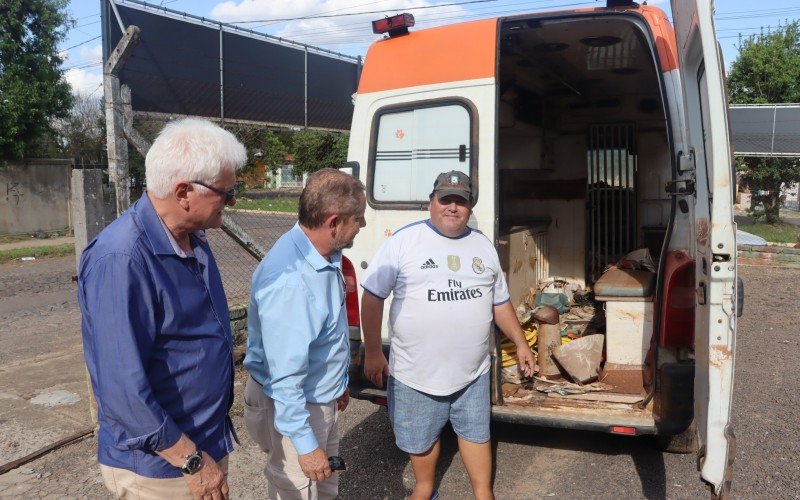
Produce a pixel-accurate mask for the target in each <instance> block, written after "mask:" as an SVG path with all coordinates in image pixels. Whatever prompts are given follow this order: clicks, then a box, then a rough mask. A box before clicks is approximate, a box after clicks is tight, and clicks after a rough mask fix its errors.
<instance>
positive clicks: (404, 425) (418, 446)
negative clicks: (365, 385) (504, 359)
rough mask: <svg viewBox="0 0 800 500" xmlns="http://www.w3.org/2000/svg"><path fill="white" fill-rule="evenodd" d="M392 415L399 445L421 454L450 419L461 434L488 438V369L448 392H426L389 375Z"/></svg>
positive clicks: (478, 439) (474, 438) (471, 438)
mask: <svg viewBox="0 0 800 500" xmlns="http://www.w3.org/2000/svg"><path fill="white" fill-rule="evenodd" d="M387 392H388V403H389V404H388V406H389V419H390V420H391V422H392V429H393V430H394V437H395V440H396V442H397V447H398V448H400V449H401V450H403V451H405V452H406V453H410V454H412V455H418V454H421V453H425V452H426V451H428V450H430V449H431V447H432V446H433V444H434V443H435V442H436V440H437V439H439V434H441V433H442V429H443V428H444V426H445V424H446V423H447V421H448V420H449V421H450V423H451V424H453V430H454V431H455V432H456V434H457V435H458V437H460V438H461V439H464V440H466V441H469V442H471V443H478V444H481V443H486V442H487V441H489V420H490V416H491V415H490V414H491V407H490V397H489V372H486V373H484V374H483V375H481V376H480V377H478V378H477V379H475V380H474V381H473V382H472V383H470V384H469V385H468V386H466V387H464V388H463V389H461V390H460V391H458V392H455V393H453V394H450V395H449V396H433V395H430V394H425V393H424V392H420V391H418V390H416V389H412V388H411V387H409V386H407V385H405V384H403V383H402V382H400V381H398V380H397V379H395V378H394V377H389V381H388V384H387Z"/></svg>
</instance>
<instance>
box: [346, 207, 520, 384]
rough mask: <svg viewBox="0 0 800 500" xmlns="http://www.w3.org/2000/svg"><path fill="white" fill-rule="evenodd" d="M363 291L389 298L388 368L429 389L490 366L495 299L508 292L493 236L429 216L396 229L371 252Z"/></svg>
mask: <svg viewBox="0 0 800 500" xmlns="http://www.w3.org/2000/svg"><path fill="white" fill-rule="evenodd" d="M361 286H362V287H363V288H364V290H365V292H364V293H371V294H372V295H374V296H376V297H378V298H381V299H386V298H388V297H389V294H390V293H393V294H394V296H393V299H392V305H391V308H390V312H389V326H390V328H391V332H392V339H391V353H390V356H389V369H390V371H391V374H392V375H393V376H394V377H395V378H397V380H399V381H400V382H402V383H404V384H406V385H408V386H410V387H413V388H414V389H417V390H419V391H422V392H425V393H427V394H433V395H438V396H443V395H448V394H452V393H454V392H456V391H458V390H459V389H462V388H463V387H466V386H467V385H468V384H469V383H470V382H472V381H473V380H475V379H476V378H478V377H479V376H480V375H483V374H484V373H485V372H486V371H487V370H488V369H489V360H490V357H489V353H490V348H491V346H492V342H491V334H490V333H491V331H492V328H491V327H492V320H493V317H494V315H493V306H496V305H500V304H502V303H504V302H507V301H508V300H509V295H508V287H507V285H506V281H505V278H504V277H503V273H502V270H501V269H500V260H499V258H498V257H497V251H496V250H495V248H494V246H493V245H492V242H491V241H489V239H488V238H487V237H486V236H485V235H484V234H483V233H480V232H478V231H475V230H473V229H470V230H469V231H468V232H467V233H466V234H465V235H463V236H461V237H458V238H448V237H446V236H444V235H442V234H441V233H439V232H438V231H437V230H436V229H435V228H434V227H433V226H432V225H431V223H430V221H428V220H426V221H420V222H416V223H414V224H410V225H408V226H406V227H404V228H402V229H400V230H399V231H397V232H395V233H394V234H393V235H392V236H391V237H390V238H389V239H388V240H386V241H385V242H384V243H383V245H381V247H380V248H379V249H378V252H377V253H376V254H375V256H374V257H373V258H372V262H370V265H369V267H368V268H367V271H366V273H365V274H364V278H363V280H362V281H361Z"/></svg>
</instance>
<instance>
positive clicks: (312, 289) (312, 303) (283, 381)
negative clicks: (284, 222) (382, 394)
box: [244, 224, 350, 455]
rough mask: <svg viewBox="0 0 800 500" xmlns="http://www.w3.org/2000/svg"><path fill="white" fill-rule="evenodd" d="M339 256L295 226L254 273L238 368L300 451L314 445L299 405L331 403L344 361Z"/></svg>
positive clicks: (340, 386) (340, 388)
mask: <svg viewBox="0 0 800 500" xmlns="http://www.w3.org/2000/svg"><path fill="white" fill-rule="evenodd" d="M341 265H342V254H341V253H339V252H336V253H335V254H334V255H333V256H331V260H330V262H329V261H328V260H327V259H325V258H324V257H323V256H322V255H320V253H319V252H317V250H316V249H315V248H314V246H313V245H312V244H311V241H309V239H308V236H306V234H305V233H304V232H303V230H302V229H300V226H299V225H297V224H295V226H294V227H293V228H292V229H291V230H290V231H289V232H287V233H286V234H284V235H283V236H281V237H280V238H279V239H278V241H277V242H275V245H274V246H273V247H272V249H271V250H270V252H269V253H268V254H267V256H266V257H265V258H264V260H263V261H261V264H259V266H258V268H257V269H256V272H255V273H254V274H253V286H252V289H251V293H250V309H249V311H248V313H247V330H248V338H247V356H246V357H245V359H244V366H245V367H246V368H247V370H248V371H249V372H250V375H251V376H252V377H253V379H255V381H256V382H258V383H259V384H261V385H262V386H263V387H264V393H265V394H266V395H267V396H268V397H270V398H272V399H273V400H274V401H275V428H276V429H277V430H278V432H280V433H281V434H283V435H284V436H288V437H289V438H290V439H291V440H292V444H293V445H294V447H295V449H296V451H297V453H298V454H300V455H304V454H306V453H310V452H312V451H314V450H315V449H316V448H317V447H318V446H319V444H318V443H317V439H316V437H315V436H314V432H313V430H312V429H311V426H310V425H309V413H308V410H307V409H306V403H322V404H324V403H330V402H332V401H334V400H336V398H337V397H339V396H341V395H342V394H343V393H344V390H345V388H346V387H347V368H348V366H349V363H350V359H349V344H348V338H347V330H348V326H347V312H346V309H345V307H344V298H345V289H344V277H343V276H342V274H341Z"/></svg>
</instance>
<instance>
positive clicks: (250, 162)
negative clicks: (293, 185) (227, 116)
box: [228, 127, 288, 174]
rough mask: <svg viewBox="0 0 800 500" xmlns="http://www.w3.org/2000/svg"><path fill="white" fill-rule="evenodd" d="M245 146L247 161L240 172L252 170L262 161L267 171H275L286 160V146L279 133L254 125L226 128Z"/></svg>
mask: <svg viewBox="0 0 800 500" xmlns="http://www.w3.org/2000/svg"><path fill="white" fill-rule="evenodd" d="M228 130H229V131H230V132H231V133H232V134H233V135H235V136H236V138H237V139H239V141H241V143H242V144H244V147H245V148H247V163H246V164H245V166H244V168H243V170H242V173H244V174H246V173H248V172H252V171H253V170H254V169H255V167H256V165H257V164H259V163H262V164H263V165H264V166H265V167H266V169H267V170H268V171H269V172H272V173H275V172H277V171H278V168H279V167H280V166H281V165H283V164H284V163H285V161H286V153H287V152H288V148H287V146H286V144H285V143H284V141H283V139H282V138H281V136H279V134H277V133H275V132H273V131H272V130H268V129H263V128H254V127H238V128H228Z"/></svg>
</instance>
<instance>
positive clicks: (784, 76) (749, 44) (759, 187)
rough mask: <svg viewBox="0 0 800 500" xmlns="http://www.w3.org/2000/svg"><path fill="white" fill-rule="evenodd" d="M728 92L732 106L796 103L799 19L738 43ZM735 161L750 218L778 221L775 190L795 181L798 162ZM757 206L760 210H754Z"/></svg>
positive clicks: (799, 167)
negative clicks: (747, 190) (749, 194)
mask: <svg viewBox="0 0 800 500" xmlns="http://www.w3.org/2000/svg"><path fill="white" fill-rule="evenodd" d="M728 91H729V94H730V98H731V102H732V103H735V104H769V103H796V102H800V21H795V22H793V23H790V24H787V25H786V26H783V27H781V28H780V29H779V30H777V31H775V32H772V33H762V34H760V35H757V36H754V37H750V38H747V39H744V40H743V41H742V43H741V46H740V49H739V56H738V58H737V59H736V60H735V61H734V62H733V65H732V67H731V72H730V75H729V77H728ZM736 163H737V168H738V170H739V172H740V173H741V174H742V181H743V182H744V183H745V184H747V186H748V187H749V188H750V190H751V191H752V192H753V193H754V194H753V196H752V198H751V208H750V213H751V215H753V216H755V217H757V218H758V217H761V216H764V217H765V218H766V221H767V222H769V223H775V222H778V221H779V220H780V212H779V209H780V194H781V188H782V187H783V186H784V185H786V184H793V183H795V182H800V159H797V158H755V157H744V158H741V157H740V158H737V160H736ZM756 193H762V194H756ZM759 204H761V205H763V207H764V210H763V212H761V211H758V210H757V209H756V206H757V205H759Z"/></svg>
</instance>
